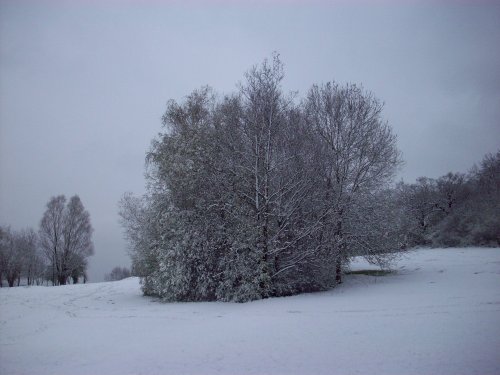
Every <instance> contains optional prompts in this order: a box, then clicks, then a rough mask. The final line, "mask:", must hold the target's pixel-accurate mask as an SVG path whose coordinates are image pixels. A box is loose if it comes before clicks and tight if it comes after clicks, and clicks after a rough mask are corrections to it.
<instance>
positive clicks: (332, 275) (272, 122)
mask: <svg viewBox="0 0 500 375" xmlns="http://www.w3.org/2000/svg"><path fill="white" fill-rule="evenodd" d="M283 76H284V75H283V65H282V63H281V61H280V60H279V57H278V56H277V55H274V56H273V59H272V60H271V61H267V60H266V61H264V62H263V63H262V64H261V65H260V66H256V67H254V68H253V69H251V70H250V71H249V72H248V73H247V74H246V75H245V81H244V83H242V84H241V85H240V87H239V91H238V92H236V93H233V94H230V95H226V96H223V97H219V96H218V95H217V94H215V93H214V91H213V90H212V89H210V88H207V87H205V88H202V89H200V90H196V91H194V92H193V93H192V94H191V95H189V96H188V97H187V98H186V99H185V101H184V102H182V103H177V102H175V101H170V102H169V103H168V106H167V110H166V112H165V114H164V116H163V125H164V127H165V131H164V132H163V133H162V134H160V135H159V137H158V138H156V139H155V140H154V141H153V143H152V147H151V150H150V152H149V153H148V157H147V161H148V169H147V178H148V182H149V184H148V186H149V188H148V193H147V194H146V195H145V196H142V197H134V196H132V195H125V196H124V198H123V200H122V202H121V216H122V219H123V224H124V227H125V230H126V236H127V237H128V239H129V242H130V244H131V256H132V261H133V269H134V272H135V273H136V274H138V275H139V276H141V277H142V280H143V291H144V293H145V294H147V295H155V296H159V297H161V298H163V299H165V300H182V301H188V300H189V301H194V300H223V301H230V300H232V301H248V300H253V299H261V298H266V297H270V296H280V295H288V294H294V293H300V292H303V291H312V290H320V289H325V288H329V287H332V286H334V285H336V284H337V283H340V282H341V281H342V273H343V272H344V270H345V269H346V267H348V265H349V260H350V258H351V256H353V255H363V256H365V257H366V258H367V259H368V260H369V261H371V262H376V263H379V264H384V263H386V262H387V261H388V260H390V259H391V258H392V257H393V256H394V251H395V250H397V249H400V248H401V247H402V246H403V242H404V240H405V237H404V235H403V234H404V233H403V231H402V228H403V224H404V222H402V221H401V220H400V219H399V217H400V214H401V208H400V207H399V206H398V205H397V204H396V203H395V202H396V199H395V192H394V190H391V189H389V188H388V184H389V182H390V181H391V178H392V177H393V175H394V173H395V172H396V170H397V168H398V166H399V165H400V163H401V158H400V153H399V151H398V149H397V147H396V136H395V135H394V134H393V132H392V130H391V127H390V126H389V125H388V124H387V123H386V122H385V121H384V120H383V118H382V108H383V105H382V104H381V103H380V102H379V100H378V99H377V98H375V97H374V96H373V95H372V94H371V93H369V92H366V91H365V90H363V89H362V88H361V87H359V86H356V85H351V84H348V85H345V86H342V85H339V84H337V83H335V82H330V83H327V84H323V85H313V86H312V87H311V89H310V90H309V92H308V94H307V96H306V97H305V98H303V99H302V100H298V99H297V98H296V96H294V95H292V94H290V95H287V94H285V93H284V92H283V90H282V87H281V82H282V79H283ZM400 224H401V225H400Z"/></svg>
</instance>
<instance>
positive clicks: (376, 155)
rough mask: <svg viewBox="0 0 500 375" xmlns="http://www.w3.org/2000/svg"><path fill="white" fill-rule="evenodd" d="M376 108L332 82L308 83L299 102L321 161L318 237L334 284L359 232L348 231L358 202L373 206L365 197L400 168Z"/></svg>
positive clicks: (352, 88)
mask: <svg viewBox="0 0 500 375" xmlns="http://www.w3.org/2000/svg"><path fill="white" fill-rule="evenodd" d="M382 109H383V105H382V104H381V103H380V102H379V101H378V100H377V99H376V98H375V97H374V96H373V94H371V93H367V92H364V91H363V90H362V88H360V87H358V86H356V85H350V84H349V85H345V86H340V85H338V84H336V83H335V82H331V83H327V84H324V85H321V86H318V85H314V86H313V87H312V88H311V90H310V91H309V94H308V97H307V100H306V103H305V113H306V121H307V123H308V124H309V125H310V126H311V127H312V129H314V133H315V135H316V137H317V141H316V144H317V147H318V150H320V157H321V158H322V160H323V162H322V163H321V164H319V166H320V168H319V169H318V172H319V173H320V176H321V181H319V183H321V185H322V191H323V200H322V201H323V204H322V206H323V210H324V212H325V215H324V216H323V219H322V224H323V228H324V229H323V230H322V232H321V233H320V239H321V243H322V246H325V247H326V248H327V249H326V250H327V251H329V252H331V253H332V256H333V257H334V258H335V259H336V278H337V282H341V274H342V267H343V264H344V263H345V262H347V261H348V259H349V255H350V253H351V251H350V249H351V248H352V245H353V243H354V242H357V241H358V238H359V237H358V235H355V233H358V232H362V230H361V231H360V230H359V229H360V228H357V229H354V226H355V225H356V221H355V220H353V219H352V216H351V215H352V213H353V212H354V211H355V209H356V206H357V205H359V204H360V202H362V203H363V205H366V204H369V202H370V201H371V202H372V204H375V201H374V200H373V198H372V195H371V194H372V193H374V192H376V191H377V190H380V189H381V188H384V187H385V186H386V184H387V183H388V182H390V180H391V179H392V177H393V175H394V173H395V171H396V169H397V167H398V166H399V165H400V164H401V157H400V152H399V151H398V149H397V147H396V136H395V135H394V134H393V132H392V129H391V127H390V126H389V125H388V124H387V123H386V122H384V121H383V120H382V118H381V113H382ZM361 229H362V228H361ZM371 243H372V242H370V244H371ZM367 245H368V246H369V247H370V246H371V245H369V244H367ZM387 250H390V249H384V251H387Z"/></svg>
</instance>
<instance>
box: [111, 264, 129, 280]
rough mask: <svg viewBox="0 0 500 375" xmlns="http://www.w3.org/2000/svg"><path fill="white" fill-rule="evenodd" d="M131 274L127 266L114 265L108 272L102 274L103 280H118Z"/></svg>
mask: <svg viewBox="0 0 500 375" xmlns="http://www.w3.org/2000/svg"><path fill="white" fill-rule="evenodd" d="M130 276H132V274H131V272H130V270H129V269H128V268H127V267H123V268H122V267H115V268H113V269H112V270H111V272H110V273H108V274H106V275H104V281H119V280H123V279H126V278H127V277H130Z"/></svg>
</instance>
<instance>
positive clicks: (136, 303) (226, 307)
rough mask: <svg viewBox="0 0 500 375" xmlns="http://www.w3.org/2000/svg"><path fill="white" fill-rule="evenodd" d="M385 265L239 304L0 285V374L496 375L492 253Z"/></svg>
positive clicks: (499, 296)
mask: <svg viewBox="0 0 500 375" xmlns="http://www.w3.org/2000/svg"><path fill="white" fill-rule="evenodd" d="M365 268H367V265H366V264H365V263H363V262H356V263H355V264H354V267H353V269H365ZM395 268H396V270H397V273H395V274H390V275H387V276H377V277H376V276H366V275H350V276H347V277H346V279H345V283H344V284H343V285H341V286H340V287H338V288H335V289H334V290H331V291H328V292H323V293H312V294H306V295H300V296H294V297H286V298H274V299H268V300H263V301H256V302H251V303H245V304H236V303H174V304H164V303H159V302H156V301H154V300H153V299H151V298H146V297H142V296H141V292H140V289H139V281H138V280H137V279H136V278H130V279H127V280H123V281H119V282H112V283H99V284H87V285H71V286H63V287H55V288H53V287H31V288H27V287H20V288H11V289H8V288H3V289H1V290H0V374H37V375H42V374H72V375H78V374H287V375H288V374H398V375H401V374H454V375H457V374H500V249H444V250H442V249H439V250H419V251H415V252H412V253H411V254H409V255H408V256H407V257H406V258H404V259H402V260H401V261H400V262H399V263H398V264H397V266H396V267H395Z"/></svg>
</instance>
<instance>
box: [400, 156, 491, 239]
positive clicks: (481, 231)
mask: <svg viewBox="0 0 500 375" xmlns="http://www.w3.org/2000/svg"><path fill="white" fill-rule="evenodd" d="M396 195H397V199H398V205H399V206H400V207H401V208H402V211H403V212H402V214H403V215H402V217H403V219H404V220H405V232H406V242H407V245H408V246H434V247H449V246H498V245H500V151H498V152H497V153H496V154H495V155H491V154H488V155H486V156H485V157H484V158H483V160H482V161H481V163H480V164H479V166H475V167H473V168H472V170H471V171H470V172H469V173H467V174H464V173H448V174H447V175H445V176H442V177H440V178H438V179H431V178H426V177H421V178H419V179H417V181H416V182H415V183H413V184H405V183H403V182H401V183H399V184H398V185H397V187H396Z"/></svg>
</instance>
